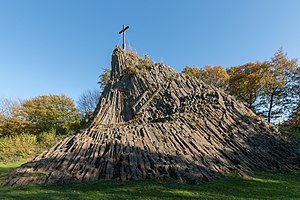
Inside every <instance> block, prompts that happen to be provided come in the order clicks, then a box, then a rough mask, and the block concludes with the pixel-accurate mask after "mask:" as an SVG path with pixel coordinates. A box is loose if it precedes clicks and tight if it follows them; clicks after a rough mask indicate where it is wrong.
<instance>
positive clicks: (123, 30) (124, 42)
mask: <svg viewBox="0 0 300 200" xmlns="http://www.w3.org/2000/svg"><path fill="white" fill-rule="evenodd" d="M128 28H129V26H126V27H125V25H123V29H122V30H121V31H120V32H119V34H122V33H123V44H122V48H123V49H124V50H126V41H125V35H126V33H125V31H126V30H127V29H128Z"/></svg>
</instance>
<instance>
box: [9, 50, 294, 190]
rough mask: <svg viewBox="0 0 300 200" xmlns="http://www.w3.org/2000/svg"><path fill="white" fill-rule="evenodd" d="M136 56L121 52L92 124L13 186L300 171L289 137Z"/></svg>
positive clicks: (217, 94) (230, 100)
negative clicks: (145, 64)
mask: <svg viewBox="0 0 300 200" xmlns="http://www.w3.org/2000/svg"><path fill="white" fill-rule="evenodd" d="M130 55H131V54H130ZM130 55H129V53H128V52H125V51H124V50H122V49H121V48H116V49H115V50H114V52H113V55H112V73H111V80H110V82H109V84H108V85H107V86H106V87H105V89H104V91H103V93H102V95H101V97H100V99H99V103H98V106H97V108H96V110H95V113H94V119H93V121H92V123H91V124H90V126H89V127H88V128H87V129H85V130H82V131H81V132H80V133H78V134H77V135H74V136H71V137H69V138H66V139H65V140H63V141H61V142H59V143H58V144H56V145H55V146H54V147H53V148H51V149H50V150H49V151H46V152H44V153H42V154H41V155H39V156H37V157H36V158H35V159H33V160H32V161H31V162H28V163H26V164H24V165H22V166H21V167H19V168H18V169H16V170H15V172H14V174H13V175H12V176H11V177H10V179H9V181H8V182H7V184H9V185H12V186H20V185H26V184H29V183H73V182H82V181H90V180H98V179H109V180H122V181H125V180H138V179H147V178H159V179H166V178H175V179H179V180H183V181H187V182H190V183H200V182H205V181H209V180H211V179H213V178H215V177H218V176H220V175H222V174H224V173H228V172H236V173H239V174H248V173H252V172H253V171H257V170H264V171H265V170H277V171H278V170H280V171H282V170H289V169H291V168H294V167H297V165H298V166H299V152H298V151H297V150H296V149H295V148H294V146H293V145H292V144H291V142H290V141H289V139H288V138H287V137H285V136H283V135H281V134H280V133H279V132H278V130H277V129H276V127H274V126H273V125H271V124H268V123H266V122H264V121H263V120H261V119H259V118H258V117H257V116H256V115H255V114H254V113H253V112H252V111H251V110H249V109H248V108H247V107H245V106H244V105H243V104H242V103H241V102H239V101H237V100H236V99H235V98H234V97H232V96H230V95H228V94H225V93H224V92H221V91H218V90H217V89H216V88H213V87H211V86H208V85H206V84H205V83H203V82H202V81H201V80H198V79H196V78H193V77H188V76H186V75H184V74H180V73H178V72H176V71H175V70H174V69H172V68H170V67H168V66H166V65H164V64H161V63H158V64H153V65H152V66H151V65H148V66H147V68H145V69H144V68H141V66H142V65H141V63H139V59H134V58H132V55H131V56H130ZM137 65H139V69H138V70H137V71H130V69H134V67H136V66H137Z"/></svg>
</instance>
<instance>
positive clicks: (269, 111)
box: [268, 89, 276, 122]
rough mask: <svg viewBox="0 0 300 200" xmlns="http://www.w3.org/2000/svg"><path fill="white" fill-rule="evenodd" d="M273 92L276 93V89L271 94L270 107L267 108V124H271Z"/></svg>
mask: <svg viewBox="0 0 300 200" xmlns="http://www.w3.org/2000/svg"><path fill="white" fill-rule="evenodd" d="M275 91H276V89H275V90H274V91H273V92H272V94H271V99H270V106H269V110H268V122H271V113H272V108H273V101H274V95H275Z"/></svg>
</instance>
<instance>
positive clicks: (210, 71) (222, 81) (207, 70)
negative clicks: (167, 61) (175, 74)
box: [182, 65, 229, 90]
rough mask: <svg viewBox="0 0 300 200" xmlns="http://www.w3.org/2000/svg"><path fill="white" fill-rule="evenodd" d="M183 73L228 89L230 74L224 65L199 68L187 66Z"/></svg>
mask: <svg viewBox="0 0 300 200" xmlns="http://www.w3.org/2000/svg"><path fill="white" fill-rule="evenodd" d="M182 73H185V74H188V75H190V76H194V77H197V78H200V79H201V80H202V81H203V82H205V83H206V84H209V85H212V86H215V87H218V88H222V89H224V90H226V89H227V85H228V80H229V75H228V73H227V71H226V69H224V68H223V67H222V66H214V67H212V66H209V65H207V66H205V67H204V68H203V69H198V68H196V67H189V66H187V67H185V68H184V69H183V71H182Z"/></svg>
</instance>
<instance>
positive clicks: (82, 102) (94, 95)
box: [77, 89, 101, 119]
mask: <svg viewBox="0 0 300 200" xmlns="http://www.w3.org/2000/svg"><path fill="white" fill-rule="evenodd" d="M100 94H101V93H100V90H99V89H94V90H86V91H84V92H83V93H82V94H81V95H80V97H79V99H78V101H77V108H78V110H79V112H81V113H82V115H83V118H84V119H89V118H90V116H91V115H92V113H93V112H94V111H95V109H96V106H97V104H98V101H99V98H100Z"/></svg>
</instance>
